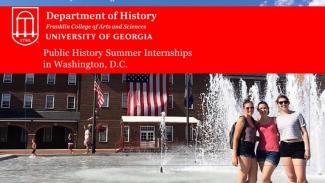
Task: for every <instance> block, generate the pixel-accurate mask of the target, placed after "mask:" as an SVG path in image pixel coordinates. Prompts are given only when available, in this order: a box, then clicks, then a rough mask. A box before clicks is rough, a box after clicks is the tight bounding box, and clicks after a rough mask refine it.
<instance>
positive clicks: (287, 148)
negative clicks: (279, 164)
mask: <svg viewBox="0 0 325 183" xmlns="http://www.w3.org/2000/svg"><path fill="white" fill-rule="evenodd" d="M280 156H281V157H291V158H292V159H305V144H304V142H303V141H302V142H292V143H288V142H283V141H281V143H280Z"/></svg>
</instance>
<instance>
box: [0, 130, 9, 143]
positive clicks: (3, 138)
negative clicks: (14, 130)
mask: <svg viewBox="0 0 325 183" xmlns="http://www.w3.org/2000/svg"><path fill="white" fill-rule="evenodd" d="M7 137H8V128H7V127H0V142H7Z"/></svg>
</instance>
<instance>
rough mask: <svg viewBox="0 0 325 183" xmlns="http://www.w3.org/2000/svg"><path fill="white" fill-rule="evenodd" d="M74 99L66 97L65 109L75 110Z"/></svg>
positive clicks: (73, 97)
mask: <svg viewBox="0 0 325 183" xmlns="http://www.w3.org/2000/svg"><path fill="white" fill-rule="evenodd" d="M75 104H76V97H75V96H68V97H67V109H75V108H76V105H75Z"/></svg>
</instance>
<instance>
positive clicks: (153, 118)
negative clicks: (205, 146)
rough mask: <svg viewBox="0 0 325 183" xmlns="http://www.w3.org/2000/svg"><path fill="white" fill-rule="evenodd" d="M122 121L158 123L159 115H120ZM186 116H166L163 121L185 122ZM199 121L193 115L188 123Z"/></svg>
mask: <svg viewBox="0 0 325 183" xmlns="http://www.w3.org/2000/svg"><path fill="white" fill-rule="evenodd" d="M121 118H122V121H123V122H124V123H160V122H161V116H122V117H121ZM186 122H187V121H186V117H181V116H166V117H165V123H186ZM199 122H200V121H199V120H198V119H196V118H194V117H190V123H199Z"/></svg>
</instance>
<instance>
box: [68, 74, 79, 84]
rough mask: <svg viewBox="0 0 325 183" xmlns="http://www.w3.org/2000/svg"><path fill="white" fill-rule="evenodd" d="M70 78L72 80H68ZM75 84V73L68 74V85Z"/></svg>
mask: <svg viewBox="0 0 325 183" xmlns="http://www.w3.org/2000/svg"><path fill="white" fill-rule="evenodd" d="M70 80H72V81H73V82H70ZM76 84H77V74H68V85H76Z"/></svg>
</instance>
